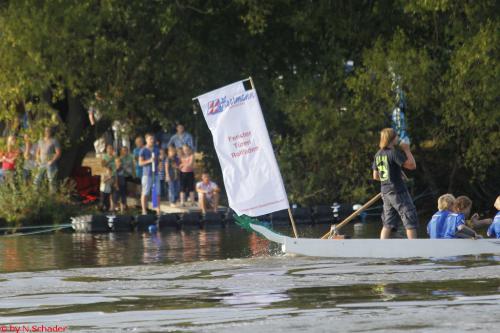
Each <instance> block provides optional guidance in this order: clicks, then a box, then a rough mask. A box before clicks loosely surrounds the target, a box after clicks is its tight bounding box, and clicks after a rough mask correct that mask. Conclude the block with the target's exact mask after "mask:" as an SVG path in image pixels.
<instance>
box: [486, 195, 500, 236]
mask: <svg viewBox="0 0 500 333" xmlns="http://www.w3.org/2000/svg"><path fill="white" fill-rule="evenodd" d="M495 208H496V209H497V210H498V212H497V215H495V217H494V218H493V223H491V225H490V227H489V228H488V231H487V233H486V234H487V235H488V237H496V238H499V239H500V195H499V196H498V197H497V200H495Z"/></svg>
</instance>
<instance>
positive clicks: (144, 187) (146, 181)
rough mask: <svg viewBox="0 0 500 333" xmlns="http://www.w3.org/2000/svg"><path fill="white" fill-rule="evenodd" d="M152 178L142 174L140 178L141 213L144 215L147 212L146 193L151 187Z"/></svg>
mask: <svg viewBox="0 0 500 333" xmlns="http://www.w3.org/2000/svg"><path fill="white" fill-rule="evenodd" d="M152 185H153V184H152V179H151V177H148V176H144V175H143V176H142V178H141V208H142V215H146V214H147V213H148V209H147V208H148V194H149V192H150V191H151V187H152Z"/></svg>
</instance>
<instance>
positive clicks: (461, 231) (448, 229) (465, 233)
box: [443, 195, 481, 238]
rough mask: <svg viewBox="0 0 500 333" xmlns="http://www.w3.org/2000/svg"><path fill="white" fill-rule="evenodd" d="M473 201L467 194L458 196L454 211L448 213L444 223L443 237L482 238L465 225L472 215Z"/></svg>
mask: <svg viewBox="0 0 500 333" xmlns="http://www.w3.org/2000/svg"><path fill="white" fill-rule="evenodd" d="M471 207H472V201H471V200H470V199H469V198H468V197H466V196H464V195H463V196H460V197H458V198H456V200H455V202H454V203H453V212H452V213H450V214H448V217H447V218H446V221H445V224H444V235H443V238H481V236H479V235H478V234H477V233H476V232H475V231H474V230H472V229H471V228H469V227H467V226H466V225H465V220H466V219H467V218H468V217H469V215H470V210H471Z"/></svg>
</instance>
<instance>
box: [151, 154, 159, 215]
mask: <svg viewBox="0 0 500 333" xmlns="http://www.w3.org/2000/svg"><path fill="white" fill-rule="evenodd" d="M153 150H154V148H153ZM151 157H152V158H153V164H152V166H151V169H152V173H153V175H152V179H153V185H152V187H151V201H152V204H153V208H158V196H157V195H156V193H157V192H158V189H157V188H156V166H155V153H154V151H153V152H152V153H151Z"/></svg>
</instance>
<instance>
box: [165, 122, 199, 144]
mask: <svg viewBox="0 0 500 333" xmlns="http://www.w3.org/2000/svg"><path fill="white" fill-rule="evenodd" d="M176 130H177V133H175V134H174V135H172V137H171V138H170V141H168V145H167V147H168V146H170V145H174V146H175V148H176V149H179V148H182V146H184V145H188V146H189V148H191V149H193V150H194V145H193V137H192V136H191V134H189V133H188V132H185V131H184V125H182V124H181V123H177V126H176Z"/></svg>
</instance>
